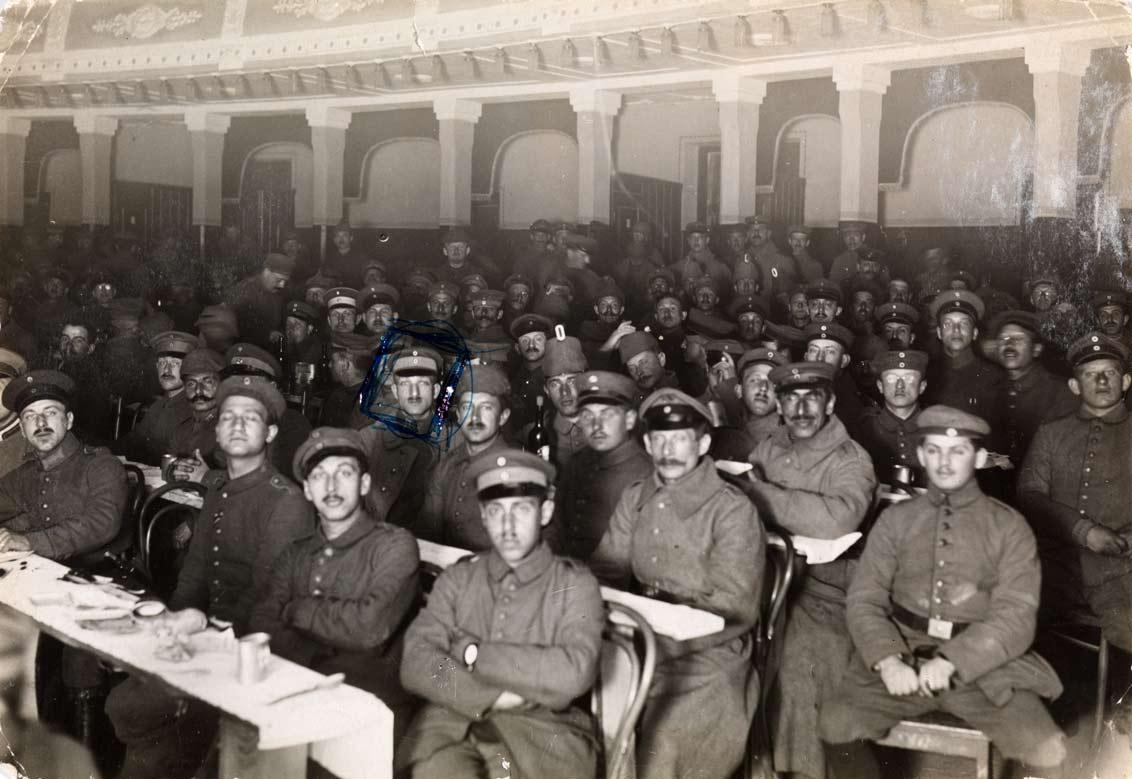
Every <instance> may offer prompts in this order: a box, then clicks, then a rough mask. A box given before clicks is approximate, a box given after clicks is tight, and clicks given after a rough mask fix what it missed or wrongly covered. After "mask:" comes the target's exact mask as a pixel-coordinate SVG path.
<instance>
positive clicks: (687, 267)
mask: <svg viewBox="0 0 1132 779" xmlns="http://www.w3.org/2000/svg"><path fill="white" fill-rule="evenodd" d="M684 240H685V241H687V243H688V253H687V254H685V255H684V257H683V259H680V260H677V261H676V262H675V263H673V264H672V265H670V266H668V267H669V270H671V271H672V272H673V274H674V275H675V276H676V280H677V281H678V282H679V284H680V287H681V289H683V290H684V293H685V294H687V295H691V294H692V283H693V282H695V281H696V280H697V279H699V278H702V277H704V276H711V277H712V278H713V279H715V281H716V284H717V285H718V286H719V288H720V289H731V269H730V268H728V267H727V263H725V262H722V261H720V259H719V258H718V257H716V256H715V253H714V252H713V251H712V250H711V230H710V229H709V228H708V226H707V225H706V224H704V223H703V222H692V223H691V224H689V225H688V226H687V227H685V228H684Z"/></svg>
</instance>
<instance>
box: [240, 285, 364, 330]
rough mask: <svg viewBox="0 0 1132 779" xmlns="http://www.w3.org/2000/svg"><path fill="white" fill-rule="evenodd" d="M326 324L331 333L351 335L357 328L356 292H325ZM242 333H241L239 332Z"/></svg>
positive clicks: (341, 289)
mask: <svg viewBox="0 0 1132 779" xmlns="http://www.w3.org/2000/svg"><path fill="white" fill-rule="evenodd" d="M326 324H328V325H329V326H330V332H331V333H352V332H354V328H356V327H357V326H358V291H357V290H356V289H353V288H351V287H334V288H333V289H329V290H327V291H326ZM241 332H242V331H241Z"/></svg>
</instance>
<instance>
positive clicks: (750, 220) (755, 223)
mask: <svg viewBox="0 0 1132 779" xmlns="http://www.w3.org/2000/svg"><path fill="white" fill-rule="evenodd" d="M746 222H747V226H748V227H770V221H769V220H767V218H766V217H765V216H761V215H759V214H756V215H755V216H748V217H747V219H746Z"/></svg>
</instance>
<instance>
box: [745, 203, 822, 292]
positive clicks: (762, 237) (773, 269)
mask: <svg viewBox="0 0 1132 779" xmlns="http://www.w3.org/2000/svg"><path fill="white" fill-rule="evenodd" d="M747 245H748V246H750V247H751V255H752V256H753V257H754V259H755V262H756V263H757V264H758V266H759V270H760V271H762V286H763V294H764V295H766V296H767V297H768V298H769V299H770V300H771V301H773V303H774V304H775V305H779V306H785V305H786V293H787V292H789V291H790V290H791V289H793V288H794V286H795V285H796V284H797V283H798V281H799V276H798V268H797V265H796V264H795V262H794V258H793V257H788V256H786V255H785V254H783V253H782V252H781V251H779V249H778V247H777V246H776V245H775V243H774V240H773V239H772V238H771V225H770V222H768V221H767V220H766V219H764V218H763V217H761V216H753V217H751V218H749V219H748V220H747ZM819 278H820V274H819Z"/></svg>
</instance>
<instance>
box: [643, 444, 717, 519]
mask: <svg viewBox="0 0 1132 779" xmlns="http://www.w3.org/2000/svg"><path fill="white" fill-rule="evenodd" d="M723 485H724V482H723V479H721V478H720V477H719V474H718V473H716V470H715V461H714V460H712V458H711V456H710V455H704V457H703V458H702V459H701V460H700V463H699V465H697V466H696V467H695V468H693V469H692V470H691V472H689V473H687V474H685V475H684V476H682V477H680V478H679V479H677V480H676V481H674V482H672V483H670V484H665V483H664V482H662V481H661V480H660V476H659V475H658V474H657V473H656V471H655V470H654V471H653V475H652V478H651V479H646V480H645V481H644V482H642V483H641V496H640V500H639V501H638V503H637V508H638V509H641V508H643V507H644V505H645V504H646V503H648V502H649V501H650V500H652V498H653V496H655V495H656V494H657V493H658V492H660V491H661V490H664V495H665V500H667V501H669V503H670V504H671V505H672V508H673V510H674V511H675V512H676V513H677V514H678V515H679V516H681V517H688V516H691V515H692V514H694V513H695V512H696V511H697V510H699V508H700V506H702V505H704V504H705V503H707V502H708V500H710V499H711V498H713V497H715V496H716V495H718V494H719V492H720V491H721V490H722V489H723Z"/></svg>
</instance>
